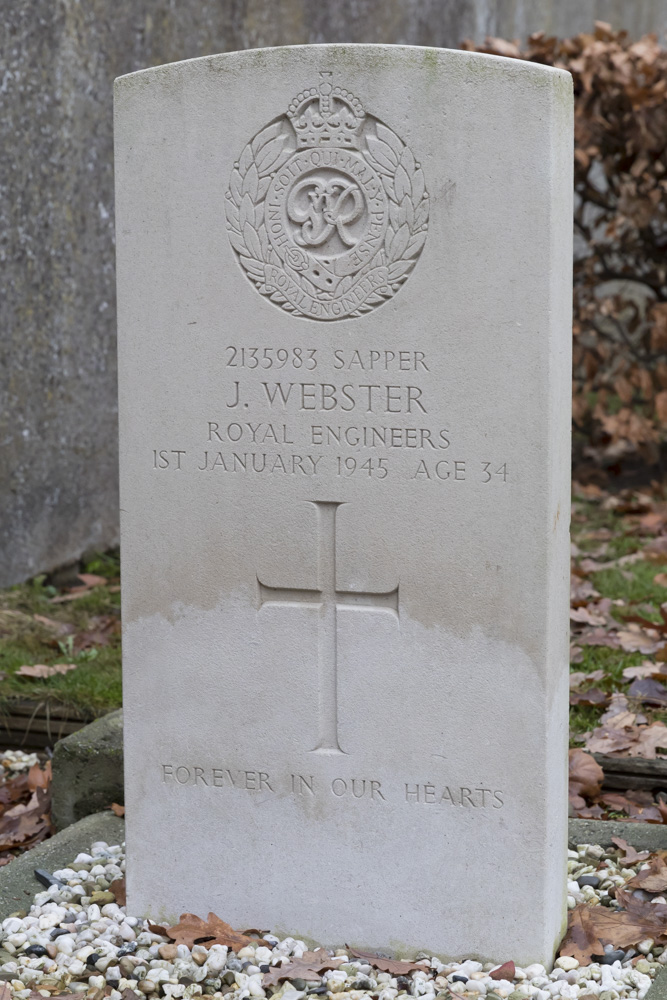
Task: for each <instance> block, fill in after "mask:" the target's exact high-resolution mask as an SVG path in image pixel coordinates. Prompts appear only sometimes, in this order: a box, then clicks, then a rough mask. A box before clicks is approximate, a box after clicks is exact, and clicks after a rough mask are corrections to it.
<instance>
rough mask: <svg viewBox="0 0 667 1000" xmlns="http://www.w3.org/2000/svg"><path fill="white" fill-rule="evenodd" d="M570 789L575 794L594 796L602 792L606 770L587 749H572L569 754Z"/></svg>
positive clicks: (587, 796)
mask: <svg viewBox="0 0 667 1000" xmlns="http://www.w3.org/2000/svg"><path fill="white" fill-rule="evenodd" d="M568 765H569V778H570V791H571V792H572V793H573V794H575V795H581V796H586V798H594V797H595V796H596V795H599V794H600V791H601V788H602V779H603V778H604V771H603V770H602V768H601V767H600V765H599V764H598V762H597V761H596V760H595V758H594V757H592V756H591V755H590V754H589V753H586V751H585V750H570V752H569V755H568Z"/></svg>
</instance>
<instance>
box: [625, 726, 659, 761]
mask: <svg viewBox="0 0 667 1000" xmlns="http://www.w3.org/2000/svg"><path fill="white" fill-rule="evenodd" d="M658 748H660V749H661V750H667V726H665V724H664V722H653V723H652V724H651V725H650V726H641V727H640V729H639V733H638V736H637V749H636V752H635V753H634V754H633V756H634V757H644V758H645V760H656V759H657V756H658V755H657V753H656V750H657V749H658Z"/></svg>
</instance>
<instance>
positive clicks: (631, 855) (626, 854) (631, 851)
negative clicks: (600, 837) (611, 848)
mask: <svg viewBox="0 0 667 1000" xmlns="http://www.w3.org/2000/svg"><path fill="white" fill-rule="evenodd" d="M611 839H612V843H614V844H616V846H617V847H619V848H620V849H621V850H622V851H623V857H622V858H620V860H621V861H622V862H623V863H624V864H628V865H634V864H636V863H637V862H638V861H646V859H647V858H648V856H649V852H648V851H641V852H640V853H638V852H637V851H636V849H635V848H634V847H631V846H630V844H628V842H627V840H624V839H623V837H612V838H611Z"/></svg>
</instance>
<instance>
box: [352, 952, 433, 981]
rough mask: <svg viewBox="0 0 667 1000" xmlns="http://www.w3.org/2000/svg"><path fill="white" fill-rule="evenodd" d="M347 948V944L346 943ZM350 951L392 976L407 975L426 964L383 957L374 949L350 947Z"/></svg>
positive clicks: (417, 970) (421, 968)
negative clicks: (375, 952)
mask: <svg viewBox="0 0 667 1000" xmlns="http://www.w3.org/2000/svg"><path fill="white" fill-rule="evenodd" d="M346 948H347V945H346ZM348 953H349V954H350V955H354V957H355V958H361V959H363V960H364V961H365V962H368V964H369V965H372V966H373V967H374V968H375V969H379V970H380V972H388V973H389V975H391V976H407V975H408V973H409V972H419V971H420V970H422V971H423V969H424V966H423V965H418V964H417V963H416V962H405V961H402V960H401V959H395V958H382V957H381V956H380V955H374V954H373V952H372V951H359V950H358V949H357V948H348Z"/></svg>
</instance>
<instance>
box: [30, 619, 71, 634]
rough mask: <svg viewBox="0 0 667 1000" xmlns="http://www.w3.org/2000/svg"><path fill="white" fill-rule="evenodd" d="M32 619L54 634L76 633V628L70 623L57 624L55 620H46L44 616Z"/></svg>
mask: <svg viewBox="0 0 667 1000" xmlns="http://www.w3.org/2000/svg"><path fill="white" fill-rule="evenodd" d="M32 617H33V618H34V620H35V621H36V622H39V624H40V625H44V626H46V628H48V629H51V630H52V631H53V632H57V634H58V635H67V634H68V633H69V632H73V631H74V626H73V625H71V624H70V623H69V622H57V621H54V619H53V618H46V617H45V616H44V615H33V616H32Z"/></svg>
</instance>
